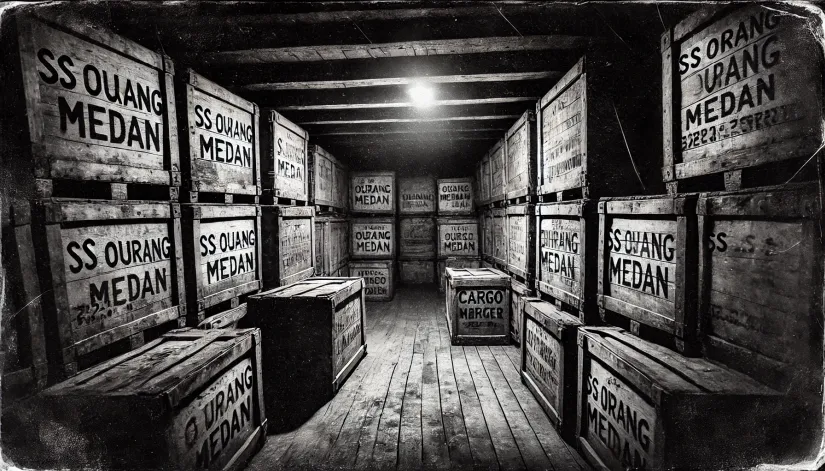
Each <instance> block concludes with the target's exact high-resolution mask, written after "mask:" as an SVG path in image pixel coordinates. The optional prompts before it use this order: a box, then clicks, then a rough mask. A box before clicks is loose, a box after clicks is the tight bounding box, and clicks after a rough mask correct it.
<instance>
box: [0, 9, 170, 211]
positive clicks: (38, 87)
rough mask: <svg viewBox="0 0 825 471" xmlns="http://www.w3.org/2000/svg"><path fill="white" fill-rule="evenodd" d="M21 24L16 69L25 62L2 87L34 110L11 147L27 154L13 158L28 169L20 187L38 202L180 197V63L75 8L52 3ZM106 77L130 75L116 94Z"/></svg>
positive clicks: (13, 102) (13, 57)
mask: <svg viewBox="0 0 825 471" xmlns="http://www.w3.org/2000/svg"><path fill="white" fill-rule="evenodd" d="M16 20H17V21H16V24H14V28H16V34H14V32H9V33H8V35H6V34H4V39H7V40H8V41H9V44H8V46H9V47H8V48H7V50H6V52H7V54H8V56H7V59H8V60H9V62H8V64H9V68H11V67H12V64H14V63H16V64H17V67H14V69H13V72H10V74H9V77H8V78H9V80H8V81H6V82H5V83H4V87H3V88H4V90H3V92H0V93H2V94H3V95H2V96H3V103H4V107H5V108H7V109H10V110H11V109H15V110H21V111H23V110H24V111H25V113H20V115H21V116H22V115H25V116H26V118H25V120H22V121H19V122H17V121H15V122H13V123H12V122H11V120H10V121H9V124H10V127H9V128H8V129H6V131H8V133H9V134H8V136H13V137H9V138H8V139H7V140H6V141H5V142H6V143H7V145H10V146H11V145H13V146H14V147H13V148H8V149H7V150H6V152H7V153H9V155H19V157H17V158H14V159H13V161H14V165H15V166H18V168H19V169H21V170H22V171H19V172H16V174H15V178H16V179H19V180H16V181H17V183H18V184H19V185H20V188H21V189H24V192H25V193H26V194H29V195H32V194H33V195H35V196H36V197H38V198H48V197H52V196H55V197H85V198H105V199H127V198H130V199H139V198H138V197H136V196H135V194H134V193H140V197H141V198H145V199H166V200H169V199H172V200H177V197H178V188H177V187H179V186H180V180H181V178H180V162H179V157H178V135H177V132H178V131H177V130H178V127H177V123H176V116H175V115H176V113H175V99H174V87H173V83H172V77H173V75H174V73H175V71H174V65H173V63H172V60H171V59H169V58H168V57H166V56H163V55H161V54H157V53H155V52H153V51H150V50H149V49H146V48H144V47H142V46H140V45H138V44H137V43H135V42H132V41H130V40H128V39H126V38H123V37H121V36H118V35H116V34H114V33H112V32H111V31H109V30H107V29H105V28H103V27H101V25H99V24H95V23H94V22H93V21H90V20H89V19H88V18H85V17H83V18H81V17H79V16H78V15H76V14H72V13H70V12H65V11H61V12H60V13H57V12H55V11H52V12H49V11H47V10H46V9H42V10H38V11H37V13H36V14H20V15H18V16H17V19H16ZM10 26H11V24H10ZM84 70H88V72H87V73H84ZM102 74H105V76H106V77H109V78H110V80H111V78H112V77H115V76H118V77H119V78H120V82H119V88H118V90H117V91H116V92H114V93H115V94H116V96H115V98H114V99H113V100H109V99H107V97H106V94H105V93H104V92H103V90H102V88H103V85H102V79H100V77H101V75H102ZM85 76H88V77H90V78H89V81H86V80H84V77H85ZM95 78H97V86H95ZM84 84H85V85H86V86H84ZM127 90H128V91H129V92H130V94H129V95H124V93H125V91H127ZM109 92H113V90H109ZM104 120H105V121H104ZM104 123H105V124H104ZM110 123H111V125H110ZM130 129H131V130H133V131H134V132H130V131H129V130H130ZM18 145H19V147H18ZM77 181H84V182H88V184H84V185H78V184H77ZM172 187H174V188H172ZM98 190H99V191H98ZM155 190H157V191H155ZM150 195H151V196H150Z"/></svg>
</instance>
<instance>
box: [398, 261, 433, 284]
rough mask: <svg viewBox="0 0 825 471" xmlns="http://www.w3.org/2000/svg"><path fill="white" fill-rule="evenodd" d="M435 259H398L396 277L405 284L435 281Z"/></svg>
mask: <svg viewBox="0 0 825 471" xmlns="http://www.w3.org/2000/svg"><path fill="white" fill-rule="evenodd" d="M435 265H436V260H435V259H431V260H405V259H402V260H399V261H398V277H399V279H400V281H401V283H402V284H405V285H422V284H427V285H429V284H433V283H435V270H436V268H435Z"/></svg>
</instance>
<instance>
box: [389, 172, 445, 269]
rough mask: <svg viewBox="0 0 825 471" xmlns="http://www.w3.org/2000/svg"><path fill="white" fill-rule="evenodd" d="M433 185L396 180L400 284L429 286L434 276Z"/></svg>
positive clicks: (429, 180)
mask: <svg viewBox="0 0 825 471" xmlns="http://www.w3.org/2000/svg"><path fill="white" fill-rule="evenodd" d="M436 201H437V192H436V182H435V179H434V178H432V177H410V178H399V179H398V215H399V218H398V233H399V234H398V235H399V237H398V259H399V261H398V274H399V281H400V282H401V283H402V284H409V285H415V284H433V283H435V276H436V263H437V260H436V219H435V218H434V216H435V214H436V208H437V206H436Z"/></svg>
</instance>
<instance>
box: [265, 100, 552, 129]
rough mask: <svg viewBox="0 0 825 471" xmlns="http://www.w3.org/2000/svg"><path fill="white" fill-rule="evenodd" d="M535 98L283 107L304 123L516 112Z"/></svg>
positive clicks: (522, 109)
mask: <svg viewBox="0 0 825 471" xmlns="http://www.w3.org/2000/svg"><path fill="white" fill-rule="evenodd" d="M536 101H537V100H533V101H532V102H523V101H522V102H516V103H503V104H501V103H499V104H484V105H475V106H431V107H426V108H417V107H406V108H368V109H364V108H345V109H337V110H310V111H288V110H287V111H283V110H281V113H283V114H284V115H285V116H286V117H287V118H288V119H290V120H291V121H293V122H296V123H300V122H305V121H336V122H340V121H342V120H344V121H346V120H361V119H393V118H421V117H432V118H438V117H450V116H473V115H513V114H521V113H524V111H525V110H528V109H533V108H535V103H536Z"/></svg>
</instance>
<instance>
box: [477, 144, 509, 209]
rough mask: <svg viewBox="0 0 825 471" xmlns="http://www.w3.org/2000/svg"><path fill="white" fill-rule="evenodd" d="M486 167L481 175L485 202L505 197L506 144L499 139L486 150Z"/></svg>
mask: <svg viewBox="0 0 825 471" xmlns="http://www.w3.org/2000/svg"><path fill="white" fill-rule="evenodd" d="M485 159H486V160H487V161H488V162H489V163H487V169H486V171H485V173H484V174H483V175H482V176H483V177H484V179H485V184H486V185H487V190H486V191H487V199H486V200H485V201H486V202H487V203H495V202H498V201H502V200H504V199H505V198H506V197H507V145H506V140H505V139H503V138H502V139H500V140H499V141H498V142H496V143H495V144H494V145H493V147H491V148H490V150H489V151H488V152H487V157H485Z"/></svg>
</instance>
